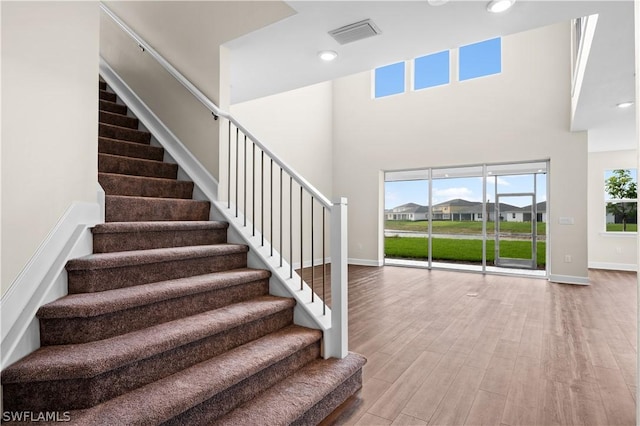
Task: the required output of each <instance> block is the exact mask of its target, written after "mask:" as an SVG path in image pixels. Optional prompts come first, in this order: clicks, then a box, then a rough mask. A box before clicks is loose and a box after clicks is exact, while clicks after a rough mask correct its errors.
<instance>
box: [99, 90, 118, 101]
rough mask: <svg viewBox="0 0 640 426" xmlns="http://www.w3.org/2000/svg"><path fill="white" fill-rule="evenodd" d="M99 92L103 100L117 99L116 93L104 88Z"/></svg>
mask: <svg viewBox="0 0 640 426" xmlns="http://www.w3.org/2000/svg"><path fill="white" fill-rule="evenodd" d="M98 93H99V96H100V99H101V100H103V101H109V102H115V101H116V94H115V93H111V92H107V91H104V90H100V91H99V92H98Z"/></svg>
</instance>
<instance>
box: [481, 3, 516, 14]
mask: <svg viewBox="0 0 640 426" xmlns="http://www.w3.org/2000/svg"><path fill="white" fill-rule="evenodd" d="M515 2H516V0H491V1H490V2H489V4H488V5H487V10H488V11H489V12H491V13H502V12H504V11H506V10H507V9H509V8H510V7H511V6H513V4H514V3H515Z"/></svg>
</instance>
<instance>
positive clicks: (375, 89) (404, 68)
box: [372, 61, 407, 99]
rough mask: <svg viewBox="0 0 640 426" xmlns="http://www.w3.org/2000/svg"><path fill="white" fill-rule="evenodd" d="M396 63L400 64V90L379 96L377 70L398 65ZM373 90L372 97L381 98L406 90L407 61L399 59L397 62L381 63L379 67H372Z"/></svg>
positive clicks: (399, 93)
mask: <svg viewBox="0 0 640 426" xmlns="http://www.w3.org/2000/svg"><path fill="white" fill-rule="evenodd" d="M398 65H402V74H401V75H402V90H401V91H399V92H393V93H386V94H382V95H380V96H378V87H379V84H378V70H383V69H390V68H391V67H394V66H398ZM372 80H373V84H372V86H373V90H372V97H373V99H383V98H388V97H391V96H396V95H401V94H403V93H406V92H407V63H406V61H399V62H394V63H392V64H387V65H383V66H381V67H376V68H374V69H373V78H372Z"/></svg>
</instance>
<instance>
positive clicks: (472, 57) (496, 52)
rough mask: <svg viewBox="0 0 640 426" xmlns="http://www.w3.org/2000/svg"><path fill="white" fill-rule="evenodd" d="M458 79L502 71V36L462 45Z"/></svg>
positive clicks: (468, 78)
mask: <svg viewBox="0 0 640 426" xmlns="http://www.w3.org/2000/svg"><path fill="white" fill-rule="evenodd" d="M459 53H460V57H459V67H458V79H459V80H460V81H464V80H470V79H472V78H478V77H484V76H486V75H492V74H498V73H500V72H501V71H502V41H501V39H500V37H498V38H494V39H491V40H487V41H481V42H480V43H474V44H469V45H467V46H462V47H461V48H460V50H459Z"/></svg>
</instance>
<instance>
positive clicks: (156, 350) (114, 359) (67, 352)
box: [2, 296, 295, 383]
mask: <svg viewBox="0 0 640 426" xmlns="http://www.w3.org/2000/svg"><path fill="white" fill-rule="evenodd" d="M294 305H295V301H294V300H293V299H286V298H281V297H275V296H262V297H259V298H256V299H253V300H250V301H247V302H242V303H237V304H234V305H229V306H226V307H224V308H220V309H216V310H213V311H209V312H204V313H202V314H198V315H192V316H189V317H187V318H182V319H179V320H174V321H170V322H167V323H163V324H158V325H155V326H153V327H148V328H145V329H142V330H137V331H133V332H131V333H127V334H124V335H120V336H116V337H112V338H110V339H104V340H98V341H95V342H89V343H83V344H76V345H58V346H44V347H41V348H40V349H38V350H37V351H35V352H33V353H32V354H30V355H27V356H26V357H25V358H23V359H22V360H20V361H18V362H16V363H15V364H13V365H11V366H9V367H7V368H6V369H5V370H4V371H3V372H2V382H3V383H23V382H32V381H47V380H68V379H72V378H91V377H94V376H96V375H98V374H100V373H104V372H106V371H109V370H113V369H116V368H118V367H121V366H123V365H128V364H131V363H134V362H137V361H139V360H142V359H146V358H150V357H152V356H155V355H157V354H161V353H163V352H167V351H170V350H172V349H175V348H177V347H180V346H183V345H186V344H189V343H190V342H195V341H198V340H200V339H203V338H205V337H208V336H211V335H214V334H217V333H221V332H223V331H225V330H229V329H233V328H235V327H238V326H239V325H240V324H242V323H247V322H251V321H255V320H258V319H260V318H263V317H266V316H269V315H272V314H274V313H276V312H280V311H283V310H286V309H292V308H293V306H294Z"/></svg>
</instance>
